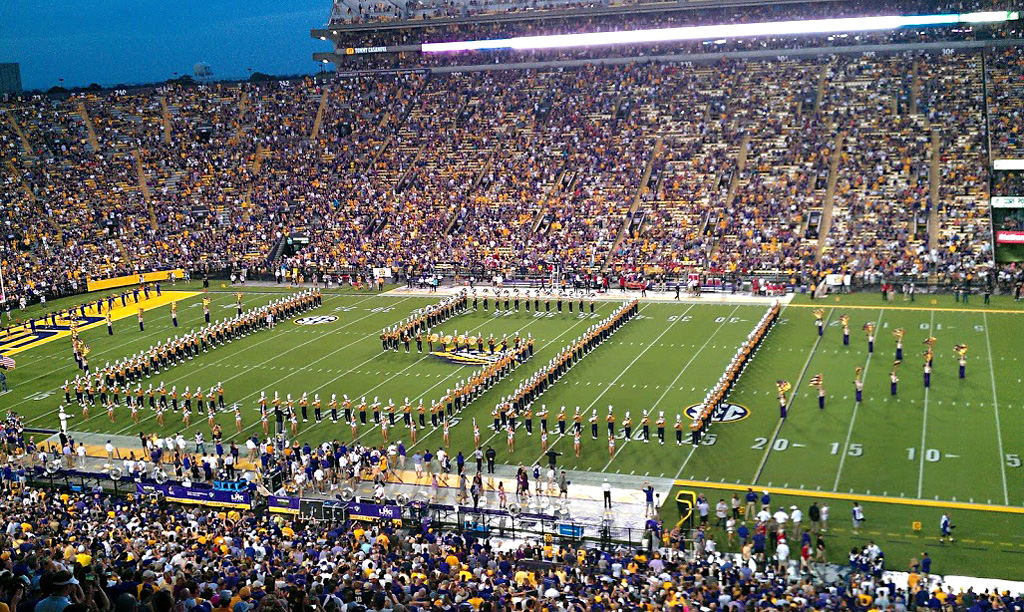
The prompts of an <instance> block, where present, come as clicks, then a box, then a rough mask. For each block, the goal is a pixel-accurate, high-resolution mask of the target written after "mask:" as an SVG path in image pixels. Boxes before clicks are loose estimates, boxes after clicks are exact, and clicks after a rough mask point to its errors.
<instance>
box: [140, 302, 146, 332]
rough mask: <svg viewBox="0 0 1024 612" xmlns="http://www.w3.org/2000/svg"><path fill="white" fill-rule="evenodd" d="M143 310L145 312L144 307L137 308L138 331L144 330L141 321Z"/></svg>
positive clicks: (144, 327)
mask: <svg viewBox="0 0 1024 612" xmlns="http://www.w3.org/2000/svg"><path fill="white" fill-rule="evenodd" d="M144 312H146V310H145V309H144V308H139V331H145V330H146V326H145V324H144V323H143V322H142V313H144Z"/></svg>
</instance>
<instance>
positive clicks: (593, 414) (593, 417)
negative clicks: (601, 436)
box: [590, 410, 598, 440]
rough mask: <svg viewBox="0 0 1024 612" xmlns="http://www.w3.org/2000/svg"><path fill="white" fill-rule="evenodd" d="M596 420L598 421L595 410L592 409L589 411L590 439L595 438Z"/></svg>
mask: <svg viewBox="0 0 1024 612" xmlns="http://www.w3.org/2000/svg"><path fill="white" fill-rule="evenodd" d="M597 421H598V416H597V411H596V410H593V411H591V413H590V438H591V439H592V440H596V439H597Z"/></svg>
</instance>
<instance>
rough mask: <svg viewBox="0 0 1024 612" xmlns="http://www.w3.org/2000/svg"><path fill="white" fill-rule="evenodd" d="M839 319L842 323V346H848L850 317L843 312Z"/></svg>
mask: <svg viewBox="0 0 1024 612" xmlns="http://www.w3.org/2000/svg"><path fill="white" fill-rule="evenodd" d="M839 321H840V322H841V323H842V324H843V346H850V317H849V316H848V315H845V314H844V315H842V316H841V317H839Z"/></svg>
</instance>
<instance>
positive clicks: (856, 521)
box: [852, 502, 864, 533]
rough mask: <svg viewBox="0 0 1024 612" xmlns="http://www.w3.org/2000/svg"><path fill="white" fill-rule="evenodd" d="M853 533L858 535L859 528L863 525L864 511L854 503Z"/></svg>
mask: <svg viewBox="0 0 1024 612" xmlns="http://www.w3.org/2000/svg"><path fill="white" fill-rule="evenodd" d="M852 515H853V532H854V533H860V528H861V526H862V525H863V524H864V509H863V508H861V507H860V504H859V503H857V502H854V504H853V511H852Z"/></svg>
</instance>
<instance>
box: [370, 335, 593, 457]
mask: <svg viewBox="0 0 1024 612" xmlns="http://www.w3.org/2000/svg"><path fill="white" fill-rule="evenodd" d="M542 318H543V317H538V318H537V319H536V320H538V321H539V320H540V319H542ZM591 320H592V319H579V320H578V321H577V322H576V323H574V324H573V325H570V326H569V327H567V328H565V330H563V331H562V333H560V334H558V335H557V336H555V337H554V338H552V339H551V340H549V341H547V342H545V343H544V344H543V345H541V347H540V348H538V349H535V350H534V355H536V354H538V353H540V351H541V350H543V349H544V348H547V347H548V346H550V345H552V344H554V343H555V342H557V341H558V339H559V338H561V337H562V336H564V335H565V334H567V333H569V332H570V331H572V330H574V329H576V326H577V325H579V324H580V323H581V322H585V321H591ZM522 329H525V328H521V329H520V331H521V330H522ZM523 365H525V364H523ZM512 373H513V374H514V373H515V370H513V372H512ZM510 376H511V374H510ZM446 380H447V379H446ZM442 382H443V381H442ZM437 384H441V383H437ZM436 386H437V385H434V387H436ZM434 387H431V388H430V389H433V388H434ZM493 388H494V387H491V389H493ZM430 389H427V391H429V390H430ZM487 391H490V389H488V390H487ZM487 391H485V392H484V393H487ZM424 393H425V392H424ZM437 431H443V428H441V427H437V428H431V429H430V430H429V431H427V432H426V433H424V434H423V435H422V436H420V437H419V439H417V440H416V444H413V445H411V446H409V448H410V449H412V448H414V447H416V446H418V445H419V444H420V442H423V441H424V440H426V439H427V438H429V437H430V435H431V434H433V433H435V432H437ZM499 433H501V432H499V431H496V432H494V433H493V434H491V437H490V438H487V439H486V440H484V441H483V442H482V443H481V444H480V447H481V448H483V447H484V446H487V444H488V443H489V442H490V441H491V440H493V439H494V437H495V436H497V435H498V434H499ZM359 437H360V438H362V437H363V436H362V434H360V436H359Z"/></svg>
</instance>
